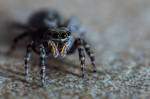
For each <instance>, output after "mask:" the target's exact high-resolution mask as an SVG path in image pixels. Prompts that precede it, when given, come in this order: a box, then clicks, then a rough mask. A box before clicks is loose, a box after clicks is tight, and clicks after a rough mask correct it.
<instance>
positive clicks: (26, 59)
mask: <svg viewBox="0 0 150 99" xmlns="http://www.w3.org/2000/svg"><path fill="white" fill-rule="evenodd" d="M32 45H33V41H32V42H31V43H30V44H28V45H27V51H26V56H25V58H24V62H25V63H24V64H25V76H26V77H28V73H29V63H30V57H31V50H32Z"/></svg>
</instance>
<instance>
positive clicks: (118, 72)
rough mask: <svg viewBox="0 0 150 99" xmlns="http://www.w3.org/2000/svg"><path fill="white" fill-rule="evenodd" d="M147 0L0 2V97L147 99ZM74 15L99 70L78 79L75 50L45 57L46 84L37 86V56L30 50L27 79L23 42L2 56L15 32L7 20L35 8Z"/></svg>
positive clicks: (149, 58) (149, 67)
mask: <svg viewBox="0 0 150 99" xmlns="http://www.w3.org/2000/svg"><path fill="white" fill-rule="evenodd" d="M149 5H150V1H149V0H0V30H1V32H0V42H1V43H0V44H1V45H0V51H1V55H0V98H2V99H149V98H150V33H149V32H150V28H149V27H150V12H149V11H150V6H149ZM45 7H48V8H53V9H56V10H58V11H60V12H61V13H62V14H63V15H64V16H65V17H67V18H69V17H70V16H72V15H76V16H78V17H79V18H80V19H81V20H82V22H83V26H84V27H85V28H87V31H88V33H87V35H88V37H89V42H91V45H92V46H93V49H94V52H95V55H96V64H97V71H98V72H97V73H95V74H93V73H91V71H90V70H91V66H90V62H89V60H88V59H87V67H88V71H87V75H86V77H85V78H84V79H81V78H80V77H79V72H80V67H79V62H78V56H77V53H76V54H75V55H72V56H68V57H66V58H65V59H63V60H60V59H59V60H55V59H52V58H50V59H48V60H47V64H48V65H47V76H46V83H47V84H46V88H43V89H42V88H40V87H39V84H40V77H39V71H40V68H39V67H38V62H39V61H38V59H39V58H38V57H37V55H35V54H33V58H32V64H31V70H30V80H29V81H28V82H27V81H25V79H24V76H23V72H24V66H23V63H24V62H23V57H24V55H25V47H23V46H22V42H20V44H19V45H18V48H17V50H16V51H15V52H14V53H13V54H12V55H10V56H6V55H4V53H5V52H6V51H7V50H8V48H9V46H10V44H11V41H12V39H13V38H14V37H15V36H16V35H17V33H11V31H10V30H9V29H8V28H7V26H8V23H9V22H10V21H11V20H18V21H21V22H26V19H27V18H28V16H29V15H30V14H31V13H32V12H33V11H34V10H37V9H38V8H45Z"/></svg>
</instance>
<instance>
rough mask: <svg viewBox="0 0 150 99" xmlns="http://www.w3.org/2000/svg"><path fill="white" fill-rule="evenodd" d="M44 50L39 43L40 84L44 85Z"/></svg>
mask: <svg viewBox="0 0 150 99" xmlns="http://www.w3.org/2000/svg"><path fill="white" fill-rule="evenodd" d="M45 58H46V52H45V48H44V46H43V44H41V45H40V66H41V86H42V87H43V86H44V83H45V75H46V65H45Z"/></svg>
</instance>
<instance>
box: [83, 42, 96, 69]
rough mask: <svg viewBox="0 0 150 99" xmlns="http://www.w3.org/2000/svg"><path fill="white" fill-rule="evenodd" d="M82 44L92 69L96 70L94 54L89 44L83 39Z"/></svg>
mask: <svg viewBox="0 0 150 99" xmlns="http://www.w3.org/2000/svg"><path fill="white" fill-rule="evenodd" d="M83 46H84V48H85V51H86V53H87V54H88V56H89V58H90V60H91V62H92V66H93V71H94V72H96V66H95V56H94V54H93V52H92V51H91V48H90V45H89V44H88V43H87V42H86V41H85V40H83Z"/></svg>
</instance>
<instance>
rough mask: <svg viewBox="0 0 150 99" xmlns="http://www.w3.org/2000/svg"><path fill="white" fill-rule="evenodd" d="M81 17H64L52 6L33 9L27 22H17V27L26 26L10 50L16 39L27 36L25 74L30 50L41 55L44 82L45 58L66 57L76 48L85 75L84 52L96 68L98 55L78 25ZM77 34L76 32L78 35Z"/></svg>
mask: <svg viewBox="0 0 150 99" xmlns="http://www.w3.org/2000/svg"><path fill="white" fill-rule="evenodd" d="M78 21H79V20H78V19H77V18H76V17H72V18H70V19H69V20H65V19H64V18H63V17H62V16H61V15H60V14H59V13H58V12H56V11H50V10H41V11H38V12H36V13H34V14H33V15H32V16H31V17H30V18H29V21H28V23H27V24H20V23H17V24H15V25H16V27H18V28H22V29H24V32H23V33H22V34H21V35H19V36H17V37H16V38H15V39H14V42H13V44H12V46H11V50H10V51H12V50H13V49H15V47H16V44H17V42H18V41H19V40H20V39H22V38H24V37H26V36H28V37H29V38H30V39H31V40H29V42H28V45H27V50H26V56H25V59H24V62H25V76H26V77H27V76H28V72H29V61H30V56H31V51H32V50H33V51H34V52H35V53H37V54H38V55H40V66H41V83H42V85H43V84H44V82H45V75H46V72H45V71H46V70H45V69H46V65H45V59H46V58H47V57H48V56H50V55H52V56H53V57H55V58H57V57H58V56H60V57H64V56H66V55H69V54H73V53H74V52H75V51H76V49H78V52H79V59H80V62H81V63H80V64H81V71H82V75H81V76H82V77H84V73H85V52H84V49H85V51H86V53H87V54H88V56H89V57H90V59H91V62H92V66H93V71H94V72H96V66H95V58H94V55H93V53H92V52H91V50H90V46H89V45H88V43H87V41H86V40H85V38H84V33H85V31H83V29H82V28H81V27H80V26H79V22H78ZM75 35H77V36H75Z"/></svg>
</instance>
